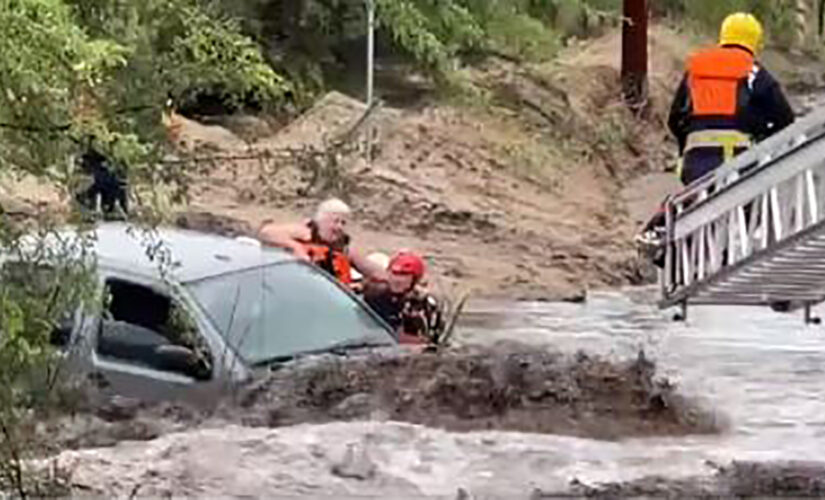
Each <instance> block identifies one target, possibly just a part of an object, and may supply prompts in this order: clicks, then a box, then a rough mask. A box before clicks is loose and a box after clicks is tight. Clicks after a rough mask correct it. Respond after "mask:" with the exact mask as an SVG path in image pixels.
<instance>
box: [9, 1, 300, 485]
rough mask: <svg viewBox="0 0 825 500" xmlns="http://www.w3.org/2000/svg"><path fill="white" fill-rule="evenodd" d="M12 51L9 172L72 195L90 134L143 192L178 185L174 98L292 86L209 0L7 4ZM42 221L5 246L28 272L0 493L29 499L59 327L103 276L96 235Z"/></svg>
mask: <svg viewBox="0 0 825 500" xmlns="http://www.w3.org/2000/svg"><path fill="white" fill-rule="evenodd" d="M0 50H2V53H3V57H2V58H0V174H3V175H16V174H22V173H25V174H30V175H33V176H35V177H37V178H39V179H45V180H48V181H50V182H51V183H52V184H53V185H55V186H57V187H58V188H61V189H63V190H64V191H65V192H67V193H68V192H70V190H71V187H72V186H73V185H74V184H75V182H74V179H75V177H76V168H75V163H74V161H73V159H74V158H75V157H76V156H77V154H78V153H79V152H80V151H82V149H83V147H84V145H85V144H86V143H87V141H88V140H89V138H90V137H91V138H94V140H95V143H96V144H95V146H96V147H97V148H98V149H101V150H103V152H105V153H106V154H107V155H108V156H110V157H112V158H113V159H114V160H115V162H116V163H117V164H118V165H119V166H120V167H121V169H122V172H123V173H124V174H125V175H127V176H128V178H129V180H130V182H131V183H132V186H133V188H135V189H136V190H144V191H145V190H147V189H148V190H150V191H151V190H152V189H153V188H154V187H155V186H156V185H159V184H161V183H168V182H169V181H170V180H171V181H174V180H175V179H174V177H175V176H174V175H170V174H175V173H178V171H170V170H169V168H168V167H166V166H164V165H162V164H161V163H159V162H158V161H157V160H158V159H159V158H160V157H161V156H162V155H163V152H164V146H165V144H164V141H163V137H164V134H163V132H164V128H163V125H162V120H161V116H162V115H161V112H162V110H163V109H164V105H165V103H166V102H167V101H168V100H170V99H171V101H172V102H173V103H176V104H185V103H186V102H188V101H191V100H193V99H195V98H196V97H197V96H198V94H200V93H203V92H207V93H212V94H215V95H218V96H219V97H220V98H221V99H225V100H226V101H227V102H230V103H240V102H243V101H250V100H251V101H254V102H256V103H259V104H261V105H277V104H278V103H279V102H280V101H281V100H282V98H283V96H284V94H285V93H286V92H287V91H288V89H289V85H288V83H287V82H286V81H285V80H284V78H283V77H282V76H281V75H279V74H278V73H277V72H275V71H274V70H273V69H272V67H271V66H270V65H269V64H267V62H266V60H265V59H264V56H263V54H262V52H261V50H260V48H259V46H258V44H257V43H256V42H255V41H253V40H252V39H250V38H249V37H247V36H246V35H244V34H243V33H242V32H241V30H240V27H239V25H238V23H237V22H236V21H234V20H233V19H232V18H230V17H229V16H227V15H225V14H224V13H223V12H222V11H219V10H217V9H216V8H215V7H214V6H213V5H212V4H211V3H206V2H201V1H198V0H142V1H139V2H135V1H130V0H0ZM0 208H2V207H0ZM139 208H142V210H138V212H137V213H138V214H139V215H141V216H146V217H147V218H145V219H144V218H143V217H139V218H138V219H137V220H136V222H146V221H150V222H151V221H152V220H154V218H152V217H149V216H151V215H152V214H153V213H154V212H156V211H155V210H153V207H152V206H151V205H147V206H144V207H139ZM32 226H33V227H34V228H35V235H34V236H33V239H32V237H30V238H25V239H24V238H22V236H21V235H22V233H21V231H20V230H19V228H18V227H17V226H15V225H12V224H11V223H10V221H9V219H8V218H7V217H3V218H0V250H2V252H3V255H4V256H8V255H10V254H11V255H14V256H17V257H18V258H19V259H20V260H21V261H22V264H21V265H22V266H23V269H24V270H25V271H26V272H24V273H23V274H22V275H21V274H19V273H18V274H16V275H10V274H9V273H13V270H12V269H11V268H9V267H8V266H6V265H5V264H3V265H0V366H2V369H1V370H0V491H4V490H8V489H9V488H14V489H15V490H16V491H17V493H19V494H20V495H25V494H26V493H31V492H32V491H34V492H35V493H37V492H40V491H38V490H37V488H35V487H34V486H36V485H33V484H32V483H31V482H30V481H29V480H28V479H27V478H26V477H24V475H23V474H22V473H23V468H22V465H21V464H22V461H23V460H24V459H25V458H26V457H27V456H28V455H27V453H29V452H30V451H31V449H30V445H31V443H30V442H28V438H29V437H30V436H29V434H28V433H27V432H26V429H27V428H28V426H27V424H28V423H31V422H32V418H31V412H32V411H34V410H35V409H36V408H37V407H38V404H40V403H42V402H44V401H46V400H47V399H48V397H46V396H49V394H50V393H51V389H52V388H53V387H54V385H55V382H56V380H57V378H56V376H55V374H56V373H57V372H56V371H55V370H56V366H57V358H56V357H55V355H54V349H53V347H52V345H51V340H52V333H53V332H54V330H55V327H56V326H58V325H59V323H60V320H61V319H65V318H64V314H65V313H66V312H67V311H74V310H75V308H76V307H77V306H79V305H81V304H83V303H84V299H88V298H89V297H90V296H91V295H92V293H93V290H94V286H95V280H94V279H92V275H93V271H94V269H93V266H91V265H90V262H89V260H88V259H86V258H84V255H85V253H86V249H87V248H88V246H87V245H83V244H80V243H78V245H74V246H71V245H70V246H71V247H70V248H69V247H66V246H65V245H62V244H61V242H62V240H61V238H60V237H59V233H58V232H56V230H55V229H54V226H52V225H51V224H50V223H48V222H46V221H45V220H43V221H40V220H38V221H34V223H33V224H30V225H29V227H32ZM84 241H86V242H88V240H87V238H81V240H80V242H84ZM43 265H47V266H48V267H49V268H50V269H51V270H49V271H47V272H46V273H45V274H42V273H41V272H40V271H42V266H43ZM0 495H2V494H1V493H0Z"/></svg>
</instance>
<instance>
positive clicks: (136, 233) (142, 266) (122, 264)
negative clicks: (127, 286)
mask: <svg viewBox="0 0 825 500" xmlns="http://www.w3.org/2000/svg"><path fill="white" fill-rule="evenodd" d="M61 233H62V234H63V235H64V236H69V237H71V236H72V235H78V234H79V233H78V232H77V231H76V230H74V229H67V230H64V231H61ZM92 235H93V237H94V238H93V242H92V244H91V245H92V247H91V248H90V250H92V251H93V252H94V254H95V255H96V257H97V263H98V265H99V266H101V267H104V268H112V269H118V270H122V271H126V272H129V273H132V274H139V275H144V276H147V277H152V278H157V277H158V276H160V274H161V273H160V268H161V266H160V265H159V259H155V260H152V259H150V258H149V253H150V251H151V249H152V248H153V247H154V246H155V245H158V244H160V246H159V248H160V249H161V251H163V252H164V253H166V254H167V255H168V256H169V258H170V259H169V261H170V262H171V264H172V265H171V273H170V276H169V277H171V278H172V279H173V280H174V281H178V282H181V283H186V282H191V281H197V280H201V279H205V278H210V277H216V276H220V275H224V274H227V273H233V272H237V271H243V270H245V269H254V268H258V267H262V266H267V265H272V264H280V263H284V262H291V261H297V259H296V258H295V257H294V256H293V255H292V254H290V253H287V252H286V251H283V250H279V249H274V248H268V247H263V246H262V245H260V244H259V243H258V242H257V241H256V240H251V239H249V238H227V237H224V236H218V235H214V234H208V233H202V232H198V231H191V230H186V229H178V228H171V227H159V228H156V229H143V228H140V227H137V226H134V225H130V224H126V223H121V222H106V223H102V224H100V225H98V226H97V227H96V228H95V229H94V230H93V231H92Z"/></svg>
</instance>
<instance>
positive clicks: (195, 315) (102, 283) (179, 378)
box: [90, 266, 223, 386]
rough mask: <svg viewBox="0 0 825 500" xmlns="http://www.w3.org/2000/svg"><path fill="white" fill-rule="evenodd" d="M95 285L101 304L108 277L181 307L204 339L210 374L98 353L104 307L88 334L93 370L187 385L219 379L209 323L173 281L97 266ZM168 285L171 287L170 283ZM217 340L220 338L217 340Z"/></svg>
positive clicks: (218, 366)
mask: <svg viewBox="0 0 825 500" xmlns="http://www.w3.org/2000/svg"><path fill="white" fill-rule="evenodd" d="M97 274H98V287H99V293H98V297H97V300H98V301H99V303H100V305H101V306H103V299H104V294H105V293H106V282H107V281H109V280H119V281H123V282H126V283H129V284H132V285H136V286H142V287H145V288H148V289H150V290H152V291H153V292H155V293H158V294H161V295H164V296H165V297H168V298H169V299H170V300H172V301H173V302H175V303H177V304H179V305H180V306H182V307H184V308H185V309H186V311H187V312H188V313H189V315H190V317H191V318H192V320H193V321H194V322H195V323H196V326H197V330H198V335H199V337H200V338H201V340H203V341H205V343H206V345H207V347H208V348H209V350H210V354H211V355H212V358H213V360H212V374H211V377H210V378H209V379H208V380H198V379H196V378H194V377H192V376H189V375H185V374H183V373H180V372H175V371H166V370H161V369H158V368H153V367H150V366H144V365H140V364H137V363H133V362H129V361H128V360H124V359H120V358H116V357H110V356H105V355H101V354H99V353H98V350H97V347H98V341H99V334H100V326H101V323H100V322H101V321H103V313H104V308H101V310H100V312H99V313H98V314H97V315H96V321H95V322H94V327H93V329H92V333H91V338H90V340H91V361H92V365H93V367H94V368H95V369H99V370H110V371H114V372H119V373H123V374H128V375H132V376H139V377H145V378H148V379H152V380H154V381H163V382H172V383H177V384H185V385H190V386H202V385H206V384H209V383H211V382H214V381H215V380H218V379H219V378H221V376H222V374H223V365H222V364H221V363H220V361H221V360H220V359H219V358H218V356H217V355H216V354H215V340H216V339H214V338H213V337H214V336H215V334H214V332H213V331H212V330H213V326H212V324H211V322H205V321H204V318H203V317H201V315H200V310H199V309H197V308H195V307H193V305H192V302H191V300H189V299H187V297H184V296H181V294H179V293H177V290H176V289H177V288H178V287H177V286H175V284H174V282H169V281H167V282H164V281H163V280H160V279H156V278H150V277H147V276H145V275H142V274H138V273H133V272H129V271H126V270H123V269H119V268H115V267H108V266H98V273H97ZM170 285H171V286H170ZM217 340H218V341H220V339H217Z"/></svg>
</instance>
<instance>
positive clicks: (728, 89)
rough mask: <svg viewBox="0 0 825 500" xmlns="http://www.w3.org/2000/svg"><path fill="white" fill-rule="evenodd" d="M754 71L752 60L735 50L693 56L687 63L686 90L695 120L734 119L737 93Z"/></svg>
mask: <svg viewBox="0 0 825 500" xmlns="http://www.w3.org/2000/svg"><path fill="white" fill-rule="evenodd" d="M753 69H754V58H753V56H752V55H751V54H750V53H748V52H747V51H745V50H743V49H739V48H735V47H717V48H714V49H709V50H704V51H700V52H697V53H696V54H694V55H693V56H691V57H690V59H689V61H688V68H687V72H688V88H689V89H690V100H691V104H692V107H693V116H696V117H736V116H737V114H738V111H739V105H740V103H739V91H740V88H741V85H743V84H744V85H746V84H747V81H748V78H749V77H750V74H751V72H752V71H753Z"/></svg>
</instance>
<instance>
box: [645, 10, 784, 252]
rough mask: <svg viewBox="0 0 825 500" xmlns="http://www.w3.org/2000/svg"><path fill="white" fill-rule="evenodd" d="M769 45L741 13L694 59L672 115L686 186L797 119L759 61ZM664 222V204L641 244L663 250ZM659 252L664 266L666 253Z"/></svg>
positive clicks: (751, 19)
mask: <svg viewBox="0 0 825 500" xmlns="http://www.w3.org/2000/svg"><path fill="white" fill-rule="evenodd" d="M763 43H764V31H763V29H762V25H761V24H760V23H759V21H758V20H757V19H756V17H754V16H753V15H752V14H747V13H743V12H737V13H735V14H731V15H729V16H728V17H727V18H725V20H724V22H723V23H722V28H721V30H720V33H719V44H718V46H716V47H712V48H709V49H703V50H699V51H697V52H696V53H694V54H692V55H691V56H690V57H689V59H688V61H687V65H686V71H685V75H684V77H683V78H682V82H681V83H680V84H679V88H678V90H677V91H676V95H675V96H674V99H673V104H672V105H671V108H670V116H669V118H668V128H669V129H670V131H671V133H672V134H673V135H674V136H675V137H676V140H677V142H678V144H679V168H678V175H679V178H680V180H681V181H682V183H683V184H684V185H688V184H690V183H692V182H693V181H695V180H697V179H700V178H701V177H704V176H705V175H707V174H708V173H710V172H712V171H714V170H715V169H716V168H718V167H719V166H720V165H722V164H723V163H724V162H726V161H727V160H730V159H731V158H733V157H734V156H735V155H737V154H739V153H741V152H743V151H745V150H746V149H748V148H749V147H751V146H752V145H753V144H754V143H756V142H759V141H761V140H763V139H765V138H767V137H769V136H771V135H772V134H775V133H776V132H778V131H780V130H782V129H783V128H785V127H787V126H788V125H790V124H791V123H793V121H794V113H793V110H792V109H791V106H790V105H789V104H788V100H787V99H786V98H785V94H784V93H783V91H782V88H781V86H780V85H779V83H778V82H777V81H776V80H775V79H774V77H773V76H772V75H771V74H770V73H769V72H768V71H767V70H766V69H765V68H763V67H762V66H761V65H760V64H759V63H758V62H757V60H756V57H757V56H758V55H759V53H760V52H761V51H762V47H763ZM664 224H665V214H664V207H661V208H660V210H659V212H658V213H657V214H656V215H655V216H654V217H653V218H652V219H651V220H650V221H649V222H648V223H647V225H646V226H645V227H644V229H643V230H642V233H641V234H640V235H639V236H637V242H638V243H640V244H641V245H642V246H643V247H645V248H653V249H658V248H659V242H660V236H661V232H662V231H663V227H664ZM648 253H651V252H648ZM654 254H655V255H658V257H655V258H654V261H656V263H657V264H661V256H662V253H661V252H659V251H658V250H657V251H656V252H654Z"/></svg>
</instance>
